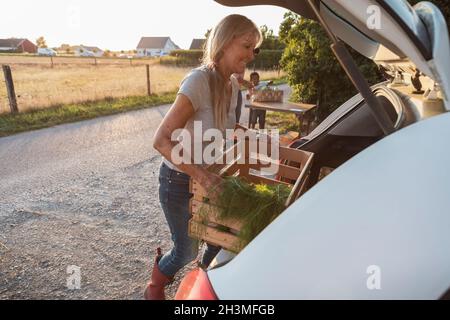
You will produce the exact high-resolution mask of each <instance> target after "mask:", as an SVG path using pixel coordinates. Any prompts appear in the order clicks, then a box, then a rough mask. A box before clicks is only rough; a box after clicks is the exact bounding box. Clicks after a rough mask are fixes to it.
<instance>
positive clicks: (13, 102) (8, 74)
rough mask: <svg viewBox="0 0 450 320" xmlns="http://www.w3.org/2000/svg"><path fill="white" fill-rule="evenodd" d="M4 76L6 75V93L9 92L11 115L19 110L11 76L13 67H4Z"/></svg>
mask: <svg viewBox="0 0 450 320" xmlns="http://www.w3.org/2000/svg"><path fill="white" fill-rule="evenodd" d="M2 69H3V74H4V75H5V83H6V91H7V92H8V99H9V107H10V109H11V113H18V112H19V109H18V108H17V100H16V92H15V91H14V82H13V78H12V74H11V67H10V66H8V65H3V66H2Z"/></svg>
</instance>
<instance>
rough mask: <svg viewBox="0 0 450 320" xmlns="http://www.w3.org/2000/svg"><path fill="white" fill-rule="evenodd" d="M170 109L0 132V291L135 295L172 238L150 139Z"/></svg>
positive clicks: (20, 295)
mask: <svg viewBox="0 0 450 320" xmlns="http://www.w3.org/2000/svg"><path fill="white" fill-rule="evenodd" d="M168 108H169V106H167V105H166V106H161V107H155V108H149V109H144V110H139V111H134V112H128V113H125V114H120V115H115V116H109V117H103V118H99V119H94V120H90V121H84V122H79V123H74V124H67V125H61V126H57V127H53V128H49V129H43V130H38V131H32V132H27V133H23V134H18V135H15V136H11V137H7V138H2V139H0V163H1V166H0V177H1V185H0V298H1V299H141V297H142V292H143V288H144V285H145V283H146V281H147V280H148V278H149V270H150V265H151V261H152V259H153V257H154V248H156V247H157V246H161V247H162V248H163V250H168V249H170V246H171V240H170V233H169V230H168V228H167V226H166V223H165V219H164V216H163V214H162V211H161V209H160V206H159V201H158V196H157V188H158V183H157V175H158V167H159V163H160V161H161V156H160V155H158V154H157V153H156V151H154V150H153V149H152V147H151V145H152V137H153V134H154V131H155V129H156V128H157V126H158V124H159V123H160V122H161V119H162V117H163V115H164V114H165V112H166V111H167V110H168ZM71 266H76V267H79V268H80V269H79V270H80V275H81V283H80V284H81V288H80V289H78V290H70V289H69V288H68V287H67V281H68V278H69V277H70V274H69V273H68V267H69V268H72V267H71ZM191 267H192V266H188V267H187V268H186V270H188V269H189V268H191ZM186 270H183V271H184V272H182V273H181V274H179V277H177V279H176V280H175V281H174V283H173V284H172V285H171V286H170V287H169V288H168V297H169V298H171V297H173V296H174V294H175V292H176V289H177V286H178V282H179V278H180V277H181V276H182V275H183V274H184V273H185V272H186ZM69 271H70V269H69ZM70 272H73V271H70ZM70 279H71V278H69V280H70ZM69 283H73V282H70V281H69Z"/></svg>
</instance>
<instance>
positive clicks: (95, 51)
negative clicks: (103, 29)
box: [72, 45, 104, 57]
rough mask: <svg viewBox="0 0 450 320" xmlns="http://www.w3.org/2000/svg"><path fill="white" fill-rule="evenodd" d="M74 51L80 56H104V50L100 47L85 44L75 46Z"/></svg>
mask: <svg viewBox="0 0 450 320" xmlns="http://www.w3.org/2000/svg"><path fill="white" fill-rule="evenodd" d="M72 51H73V52H74V53H75V55H76V56H79V57H91V56H92V57H102V56H103V54H104V51H103V50H102V49H100V48H98V47H90V46H84V45H79V46H73V47H72Z"/></svg>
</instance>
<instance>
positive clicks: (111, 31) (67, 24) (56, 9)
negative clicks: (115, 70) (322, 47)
mask: <svg viewBox="0 0 450 320" xmlns="http://www.w3.org/2000/svg"><path fill="white" fill-rule="evenodd" d="M1 11H2V12H3V13H4V14H3V15H2V19H1V20H0V38H1V39H5V38H11V37H14V38H26V39H28V40H30V41H32V42H33V43H36V39H37V38H38V37H40V36H43V37H44V38H45V40H46V43H47V46H48V47H59V46H60V45H61V44H69V45H80V44H83V45H87V46H96V47H99V48H101V49H103V50H107V49H108V50H113V51H119V50H134V49H136V46H137V44H138V42H139V40H140V38H141V37H144V36H146V37H163V36H164V37H166V36H167V37H170V38H171V39H172V40H173V41H174V42H175V43H176V44H177V45H178V46H179V47H181V48H182V49H189V46H190V44H191V41H192V39H194V38H203V37H204V35H205V33H206V31H207V30H208V29H210V28H212V27H213V26H214V25H215V24H216V23H217V22H219V21H220V19H222V18H223V17H225V16H226V15H228V14H232V13H238V14H243V15H245V16H247V17H248V18H250V19H252V20H253V21H254V22H255V23H256V24H257V25H258V26H262V25H267V26H268V27H269V29H272V30H273V31H274V33H275V34H278V30H279V25H280V23H281V22H282V20H283V15H284V13H285V12H287V10H286V9H283V8H278V7H274V6H254V7H237V8H230V7H225V6H222V5H220V4H218V3H216V2H214V1H213V0H195V1H182V0H168V1H146V2H144V1H142V0H139V1H138V0H129V1H123V2H121V1H106V0H97V1H95V0H94V1H92V0H90V1H88V0H71V1H65V2H64V3H62V2H57V1H54V0H41V1H31V0H16V1H14V2H13V1H8V2H7V3H2V4H1ZM5 13H8V14H5Z"/></svg>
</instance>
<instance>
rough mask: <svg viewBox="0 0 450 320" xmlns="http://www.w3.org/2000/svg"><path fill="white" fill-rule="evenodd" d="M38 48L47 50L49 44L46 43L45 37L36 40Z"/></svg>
mask: <svg viewBox="0 0 450 320" xmlns="http://www.w3.org/2000/svg"><path fill="white" fill-rule="evenodd" d="M36 46H37V47H38V48H47V43H46V42H45V39H44V37H39V38H37V39H36Z"/></svg>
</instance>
